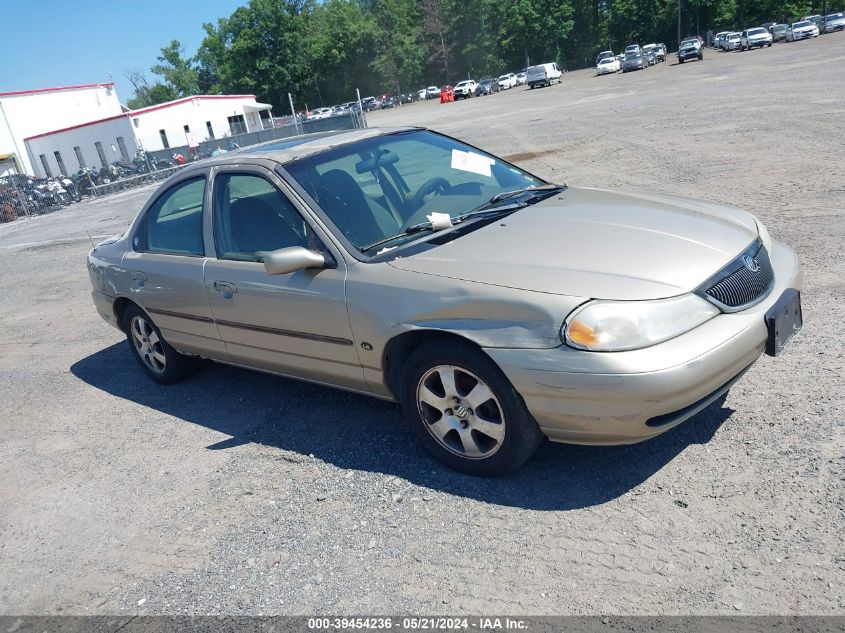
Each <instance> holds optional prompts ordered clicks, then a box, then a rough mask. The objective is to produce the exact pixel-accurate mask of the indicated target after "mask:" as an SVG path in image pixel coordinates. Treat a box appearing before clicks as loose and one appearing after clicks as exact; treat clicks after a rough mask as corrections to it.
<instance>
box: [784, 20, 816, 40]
mask: <svg viewBox="0 0 845 633" xmlns="http://www.w3.org/2000/svg"><path fill="white" fill-rule="evenodd" d="M818 36H819V28H818V27H817V26H816V25H815V24H813V23H812V22H810V21H809V20H802V21H801V22H795V23H793V25H792V26H790V27H789V30H788V31H787V32H786V41H787V42H797V41H799V40H807V39H811V38H814V37H818Z"/></svg>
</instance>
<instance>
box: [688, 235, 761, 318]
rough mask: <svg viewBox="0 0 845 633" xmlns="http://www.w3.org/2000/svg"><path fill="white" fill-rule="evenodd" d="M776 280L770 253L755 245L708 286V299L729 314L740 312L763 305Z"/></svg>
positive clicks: (705, 293) (759, 245)
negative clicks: (755, 305)
mask: <svg viewBox="0 0 845 633" xmlns="http://www.w3.org/2000/svg"><path fill="white" fill-rule="evenodd" d="M754 268H756V270H754ZM774 280H775V274H774V271H773V270H772V263H771V261H770V260H769V253H768V251H767V250H766V247H765V246H763V245H762V244H761V243H760V242H755V243H754V244H752V245H751V247H749V248H748V249H746V250H745V251H744V252H743V253H741V254H740V256H739V257H737V258H736V259H735V260H733V261H732V262H731V263H730V264H728V265H727V266H726V267H725V268H724V269H722V271H721V272H720V273H719V274H718V275H717V276H716V277H715V278H713V279H711V280H709V282H708V283H707V284H705V286H704V287H705V288H706V289H705V290H704V295H705V297H706V298H707V299H708V300H710V301H711V302H712V303H714V304H716V305H717V306H718V307H719V308H721V309H722V310H724V311H725V312H737V311H739V310H744V309H745V308H748V307H750V306H752V305H754V304H755V303H758V302H760V301H762V300H763V298H765V296H766V295H767V294H768V293H769V290H770V289H771V287H772V284H773V283H774Z"/></svg>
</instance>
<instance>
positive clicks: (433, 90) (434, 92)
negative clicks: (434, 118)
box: [425, 86, 440, 99]
mask: <svg viewBox="0 0 845 633" xmlns="http://www.w3.org/2000/svg"><path fill="white" fill-rule="evenodd" d="M425 98H426V99H439V98H440V88H438V87H437V86H429V87H428V88H426V89H425Z"/></svg>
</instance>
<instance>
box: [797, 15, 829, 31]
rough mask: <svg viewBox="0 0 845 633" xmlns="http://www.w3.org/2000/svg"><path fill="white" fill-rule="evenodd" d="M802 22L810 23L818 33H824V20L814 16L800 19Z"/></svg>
mask: <svg viewBox="0 0 845 633" xmlns="http://www.w3.org/2000/svg"><path fill="white" fill-rule="evenodd" d="M801 20H802V21H804V20H806V21H807V22H812V23H813V24H815V25H816V28H817V29H818V30H819V33H824V18H823V17H822V16H820V15H818V14H816V15H806V16H804V17H803V18H801Z"/></svg>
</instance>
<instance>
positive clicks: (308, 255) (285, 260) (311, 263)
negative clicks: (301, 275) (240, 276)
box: [258, 246, 326, 275]
mask: <svg viewBox="0 0 845 633" xmlns="http://www.w3.org/2000/svg"><path fill="white" fill-rule="evenodd" d="M258 254H259V255H260V256H261V257H262V258H263V260H264V270H266V271H267V274H269V275H286V274H287V273H295V272H296V271H297V270H305V269H306V268H325V267H326V258H325V256H324V255H322V254H321V253H315V252H314V251H309V250H308V249H307V248H303V247H302V246H291V247H289V248H280V249H279V250H277V251H269V252H267V251H265V252H261V253H258Z"/></svg>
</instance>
